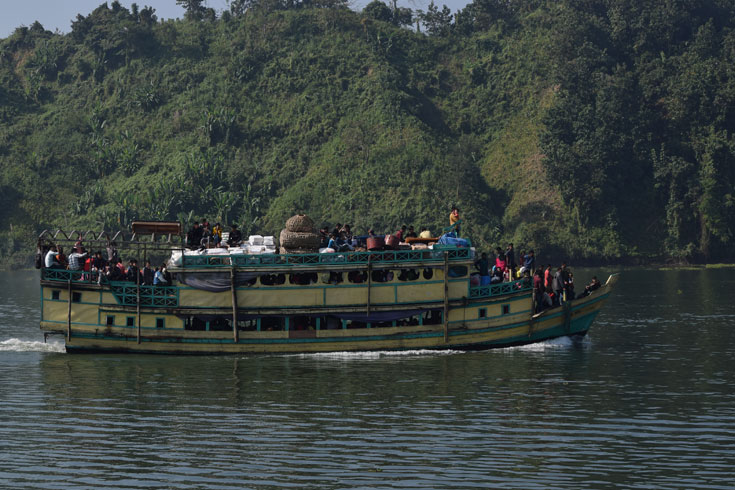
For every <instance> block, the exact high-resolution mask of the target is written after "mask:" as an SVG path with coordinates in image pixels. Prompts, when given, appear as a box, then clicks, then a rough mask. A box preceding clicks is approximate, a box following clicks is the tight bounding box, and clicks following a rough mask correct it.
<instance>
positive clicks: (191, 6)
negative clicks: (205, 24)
mask: <svg viewBox="0 0 735 490" xmlns="http://www.w3.org/2000/svg"><path fill="white" fill-rule="evenodd" d="M203 3H204V0H176V4H177V5H180V6H181V7H183V8H184V10H186V14H184V15H185V17H186V18H187V19H189V20H201V19H202V18H203V17H204V15H205V14H206V12H207V8H206V7H205V6H204V5H202V4H203Z"/></svg>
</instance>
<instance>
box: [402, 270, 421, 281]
mask: <svg viewBox="0 0 735 490" xmlns="http://www.w3.org/2000/svg"><path fill="white" fill-rule="evenodd" d="M419 277H421V276H420V275H419V272H418V271H417V270H416V269H401V272H400V274H398V280H399V281H415V280H416V279H418V278H419Z"/></svg>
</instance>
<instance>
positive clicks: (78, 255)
mask: <svg viewBox="0 0 735 490" xmlns="http://www.w3.org/2000/svg"><path fill="white" fill-rule="evenodd" d="M86 257H87V252H83V249H82V248H81V247H80V248H75V249H74V251H73V252H72V253H70V254H69V270H70V271H80V270H82V269H83V268H84V259H85V258H86Z"/></svg>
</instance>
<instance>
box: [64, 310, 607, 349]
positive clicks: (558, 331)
mask: <svg viewBox="0 0 735 490" xmlns="http://www.w3.org/2000/svg"><path fill="white" fill-rule="evenodd" d="M597 313H598V311H593V312H591V313H588V314H587V315H585V316H583V317H580V318H576V319H575V320H574V321H573V322H572V323H571V328H570V330H569V332H566V330H565V328H564V325H563V324H560V325H557V326H555V327H553V328H551V329H544V330H541V331H538V332H535V333H534V335H532V337H531V339H533V340H532V341H533V342H538V341H540V340H545V339H548V338H555V337H563V336H566V335H571V334H575V333H578V332H581V331H583V329H584V327H585V326H587V327H588V326H589V325H590V324H591V322H592V321H593V320H594V318H595V316H597ZM528 324H529V322H528V321H527V320H526V321H523V322H517V323H514V324H510V325H504V326H502V327H492V328H486V329H477V330H472V331H469V332H468V331H462V332H456V331H455V332H451V331H450V332H449V335H450V337H459V336H462V335H467V334H477V333H484V332H488V331H501V330H507V329H510V328H517V327H522V326H528ZM443 336H444V332H422V333H405V334H402V335H400V336H397V335H375V336H361V337H326V338H302V339H241V340H240V342H239V343H240V344H300V343H324V342H365V341H375V340H400V339H419V338H430V337H443ZM75 337H85V338H103V339H106V340H120V338H119V337H113V336H107V335H101V336H100V335H93V334H86V333H83V332H80V333H79V334H75ZM524 339H528V336H527V335H520V336H514V337H509V338H508V339H502V340H500V341H491V342H486V343H481V342H478V343H474V342H473V343H468V344H456V345H453V346H452V347H451V348H456V347H458V346H462V345H466V346H471V345H496V344H497V345H503V344H515V343H518V342H519V341H524ZM141 342H167V343H186V344H233V343H234V340H232V339H228V338H222V339H146V338H141ZM437 348H439V349H447V348H449V347H446V346H442V347H437Z"/></svg>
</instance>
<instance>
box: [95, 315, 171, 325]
mask: <svg viewBox="0 0 735 490" xmlns="http://www.w3.org/2000/svg"><path fill="white" fill-rule="evenodd" d="M105 325H107V326H108V327H114V326H115V315H107V319H106V321H105ZM125 326H126V327H134V326H135V317H134V316H126V317H125ZM156 328H166V319H165V318H156Z"/></svg>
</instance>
